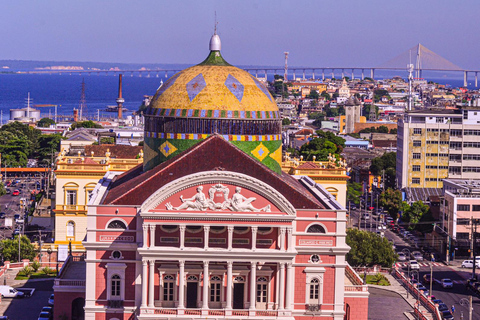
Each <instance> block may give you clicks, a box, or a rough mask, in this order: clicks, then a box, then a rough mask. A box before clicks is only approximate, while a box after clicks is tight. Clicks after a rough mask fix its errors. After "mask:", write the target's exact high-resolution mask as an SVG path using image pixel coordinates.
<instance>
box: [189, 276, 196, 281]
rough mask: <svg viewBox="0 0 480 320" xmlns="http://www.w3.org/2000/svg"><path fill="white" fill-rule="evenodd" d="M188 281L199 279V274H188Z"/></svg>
mask: <svg viewBox="0 0 480 320" xmlns="http://www.w3.org/2000/svg"><path fill="white" fill-rule="evenodd" d="M187 281H198V277H197V276H188V278H187Z"/></svg>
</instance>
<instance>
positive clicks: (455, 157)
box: [449, 154, 462, 161]
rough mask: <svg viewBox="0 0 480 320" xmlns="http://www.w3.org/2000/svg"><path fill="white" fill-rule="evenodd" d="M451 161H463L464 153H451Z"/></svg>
mask: <svg viewBox="0 0 480 320" xmlns="http://www.w3.org/2000/svg"><path fill="white" fill-rule="evenodd" d="M449 159H450V161H461V160H462V155H461V154H451V155H450V157H449Z"/></svg>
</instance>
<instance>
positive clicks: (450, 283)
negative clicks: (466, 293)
mask: <svg viewBox="0 0 480 320" xmlns="http://www.w3.org/2000/svg"><path fill="white" fill-rule="evenodd" d="M440 284H441V285H442V287H443V288H444V289H446V288H453V281H452V280H451V279H449V278H443V279H442V280H440Z"/></svg>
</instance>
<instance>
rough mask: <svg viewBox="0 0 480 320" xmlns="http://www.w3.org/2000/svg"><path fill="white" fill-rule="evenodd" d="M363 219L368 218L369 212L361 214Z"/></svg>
mask: <svg viewBox="0 0 480 320" xmlns="http://www.w3.org/2000/svg"><path fill="white" fill-rule="evenodd" d="M363 219H365V220H368V219H370V214H369V213H368V212H366V213H364V214H363Z"/></svg>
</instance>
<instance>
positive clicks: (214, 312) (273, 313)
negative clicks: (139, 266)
mask: <svg viewBox="0 0 480 320" xmlns="http://www.w3.org/2000/svg"><path fill="white" fill-rule="evenodd" d="M111 301H116V300H109V306H110V302H111ZM111 308H113V307H111ZM317 310H318V309H317ZM140 313H141V314H163V315H172V316H175V315H178V309H175V308H142V309H141V311H140ZM254 313H255V316H256V317H262V318H264V317H272V318H277V317H278V311H277V310H255V311H254ZM183 314H184V315H188V316H201V315H202V309H184V310H183ZM207 314H208V316H211V317H225V316H226V315H227V314H226V311H225V309H208V310H207ZM231 314H232V316H235V317H248V316H249V315H251V310H238V309H233V310H231Z"/></svg>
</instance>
